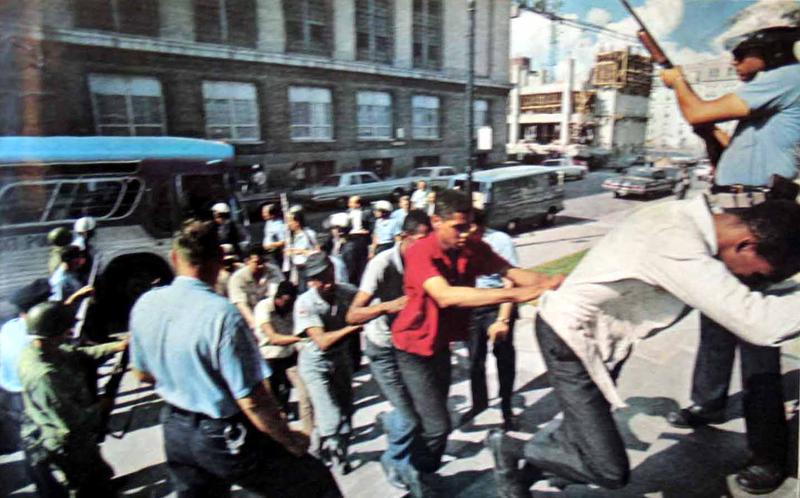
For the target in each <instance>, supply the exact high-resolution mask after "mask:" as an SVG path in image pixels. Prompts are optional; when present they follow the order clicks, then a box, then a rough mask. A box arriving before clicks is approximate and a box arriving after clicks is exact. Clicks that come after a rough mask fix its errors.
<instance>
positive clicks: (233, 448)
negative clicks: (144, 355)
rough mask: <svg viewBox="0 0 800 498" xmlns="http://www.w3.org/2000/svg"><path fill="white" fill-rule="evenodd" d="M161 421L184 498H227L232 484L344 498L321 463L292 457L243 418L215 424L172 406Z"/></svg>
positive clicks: (271, 492) (268, 492) (272, 492)
mask: <svg viewBox="0 0 800 498" xmlns="http://www.w3.org/2000/svg"><path fill="white" fill-rule="evenodd" d="M161 417H162V422H163V424H164V449H165V451H166V454H167V470H168V472H169V476H170V480H171V482H172V484H173V486H174V487H175V491H176V493H177V495H178V496H179V497H208V498H212V497H225V496H229V495H230V487H231V485H233V484H239V485H240V486H242V487H243V488H245V489H247V490H248V491H251V492H254V493H258V494H260V495H263V496H270V497H285V498H290V497H297V496H314V497H317V496H320V497H338V496H341V493H340V492H339V489H338V487H337V486H336V481H334V480H333V476H331V474H330V472H329V471H328V469H327V468H326V467H325V465H323V464H322V463H321V462H320V461H319V460H317V459H315V458H313V457H312V456H310V455H304V456H302V457H296V456H294V455H292V454H291V453H289V452H288V451H286V450H285V449H284V448H283V447H282V446H281V445H279V444H278V443H276V442H275V441H274V440H272V439H271V438H269V437H268V436H266V435H265V434H263V433H261V432H259V431H258V430H257V429H256V428H255V427H253V425H252V424H251V423H250V421H249V420H247V418H246V417H245V416H244V415H242V414H239V415H236V416H234V417H229V418H227V419H211V418H208V417H206V416H204V415H200V414H195V413H191V412H186V411H183V410H178V409H175V408H173V407H171V406H169V405H167V406H165V407H164V410H163V411H162V413H161Z"/></svg>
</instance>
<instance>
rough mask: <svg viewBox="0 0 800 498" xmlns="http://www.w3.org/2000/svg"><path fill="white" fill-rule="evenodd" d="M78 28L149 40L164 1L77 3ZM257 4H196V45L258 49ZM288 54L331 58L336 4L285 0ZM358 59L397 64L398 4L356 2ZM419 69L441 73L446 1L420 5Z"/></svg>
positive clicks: (240, 0)
mask: <svg viewBox="0 0 800 498" xmlns="http://www.w3.org/2000/svg"><path fill="white" fill-rule="evenodd" d="M74 1H75V6H76V25H77V26H78V27H79V28H84V29H96V30H102V31H113V32H120V33H130V34H135V35H144V36H158V34H159V8H158V2H159V1H162V2H163V1H169V0H137V1H135V2H134V1H131V0H74ZM256 3H257V0H193V2H192V7H193V14H194V32H195V35H194V36H195V41H197V42H200V43H219V44H227V45H235V46H241V47H250V48H254V47H255V46H256V44H257V39H258V30H259V26H258V22H257V20H258V14H257V5H256ZM282 4H283V17H284V26H285V41H286V51H287V52H295V53H304V54H311V55H320V56H326V57H330V56H331V51H332V47H333V45H334V43H333V29H332V19H333V9H334V8H335V5H334V4H335V2H334V1H332V0H283V2H282ZM355 8H356V10H355V26H354V30H355V38H356V58H357V59H358V60H362V61H370V62H378V63H383V64H391V63H392V62H393V60H394V32H395V29H394V17H395V16H394V9H395V6H394V1H393V0H356V2H355ZM412 23H413V24H412V32H413V34H412V38H413V48H412V50H413V65H414V67H415V68H420V69H433V70H437V69H440V68H441V62H442V57H441V55H442V50H441V47H442V0H414V2H413V16H412Z"/></svg>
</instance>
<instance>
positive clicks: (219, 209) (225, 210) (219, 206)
mask: <svg viewBox="0 0 800 498" xmlns="http://www.w3.org/2000/svg"><path fill="white" fill-rule="evenodd" d="M211 212H212V213H215V214H216V213H220V214H229V213H230V212H231V207H230V206H228V205H227V204H226V203H224V202H218V203H216V204H214V205H213V206H211Z"/></svg>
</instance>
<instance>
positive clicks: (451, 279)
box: [0, 26, 800, 497]
mask: <svg viewBox="0 0 800 498" xmlns="http://www.w3.org/2000/svg"><path fill="white" fill-rule="evenodd" d="M798 40H800V36H798V29H797V28H796V27H793V26H792V27H789V26H781V27H770V28H766V29H760V30H757V31H755V32H751V33H746V34H743V35H742V36H741V37H739V38H737V39H735V40H733V41H732V42H731V44H730V45H729V48H730V49H731V50H732V52H733V56H734V67H735V68H736V70H737V73H738V74H739V76H740V78H741V79H742V80H743V81H745V82H746V83H745V85H743V87H742V88H741V89H740V90H737V91H736V92H735V93H732V94H729V95H725V96H723V97H721V98H719V99H716V100H714V101H703V100H701V99H700V98H699V97H697V95H696V94H694V92H693V91H692V89H691V88H690V87H689V86H688V84H686V81H685V79H684V77H683V75H682V73H681V71H680V68H674V69H669V70H665V71H664V72H663V73H662V76H661V77H662V79H663V81H664V83H665V85H666V86H667V87H669V88H672V89H674V91H675V92H676V95H677V100H678V103H679V106H680V108H681V111H682V112H683V114H684V116H685V117H686V119H687V120H688V121H689V122H690V123H691V124H693V125H696V126H713V124H714V123H716V122H719V121H723V120H729V119H739V124H738V127H737V129H736V131H735V133H734V134H733V135H732V136H730V137H728V136H726V135H724V134H723V133H722V132H721V131H719V130H715V131H714V133H713V135H714V136H715V137H716V140H717V141H718V143H717V144H716V145H717V146H718V147H721V148H722V149H723V153H722V155H721V157H720V159H719V161H718V162H717V164H716V173H715V183H714V185H713V186H712V188H711V189H710V191H709V192H707V193H705V194H704V195H701V196H699V197H695V198H692V199H687V200H675V201H670V202H664V203H659V204H657V205H654V206H650V207H646V208H644V209H641V210H639V211H637V212H636V213H634V214H633V215H631V216H630V217H629V218H628V219H626V220H625V221H623V222H622V223H620V224H619V225H618V226H617V227H615V228H614V229H612V230H611V231H610V232H609V233H608V234H607V235H606V236H605V237H603V238H602V239H601V240H600V241H599V242H598V243H597V244H596V245H595V246H594V247H593V248H592V249H591V250H590V252H589V253H588V254H587V255H586V256H585V257H584V259H583V260H582V261H581V262H580V263H579V264H578V266H577V267H576V268H575V270H574V271H573V272H572V273H570V274H569V275H568V276H566V277H565V276H563V275H557V276H548V275H545V274H541V273H537V272H534V271H530V270H524V269H521V268H519V266H518V265H519V262H518V260H517V256H516V253H515V249H514V244H513V241H512V239H511V238H510V237H509V236H508V235H507V234H504V233H502V232H499V231H496V230H492V229H491V228H488V227H487V219H486V213H484V212H482V211H480V210H476V209H475V208H474V207H473V202H472V201H473V200H472V199H471V198H470V197H469V196H468V195H467V194H466V193H465V192H461V191H458V190H441V191H438V192H437V193H435V194H433V193H432V192H429V191H428V190H427V185H425V184H424V182H421V185H419V186H418V189H417V191H415V192H414V194H413V195H412V196H410V197H404V198H400V199H399V200H398V207H397V208H396V209H395V208H394V206H393V205H392V203H391V202H389V201H388V200H385V201H378V202H375V203H373V205H372V207H371V209H370V210H367V209H366V206H364V205H363V204H362V202H361V199H359V198H358V197H352V198H350V200H349V202H348V210H347V211H346V212H342V213H337V214H335V215H332V216H330V217H329V218H328V220H327V221H326V223H325V224H324V229H325V230H326V231H327V233H317V232H316V231H315V230H313V229H311V228H310V227H308V226H307V224H306V220H305V212H304V210H303V209H302V208H290V209H288V210H287V211H288V212H286V213H282V210H281V209H279V207H278V206H276V205H266V206H264V208H263V211H262V215H263V218H264V221H265V223H264V234H263V240H262V241H261V242H259V243H256V244H252V245H250V246H249V247H243V244H242V240H243V237H242V229H241V228H239V227H237V226H236V224H235V223H234V222H233V221H232V219H231V216H230V207H229V206H228V205H226V204H225V203H218V204H215V205H213V206H212V207H211V209H210V214H211V219H210V220H200V219H189V220H186V221H185V222H184V223H183V226H182V227H181V229H180V230H179V231H178V232H177V233H176V234H175V236H174V239H173V243H172V250H171V253H170V258H171V263H172V266H173V268H174V270H175V274H176V277H175V279H174V280H173V281H172V282H171V283H170V284H168V285H164V286H160V287H156V288H154V289H152V290H150V291H148V292H145V293H144V294H143V295H142V296H141V297H140V298H139V299H138V300H137V301H136V303H135V305H134V307H133V309H132V311H131V316H130V338H129V339H123V340H120V341H115V342H110V343H107V344H102V345H94V346H85V345H80V344H78V345H75V344H74V343H75V340H76V334H75V332H74V330H75V328H76V323H75V316H76V312H77V310H76V306H77V305H78V304H79V303H81V302H84V300H85V299H88V298H89V297H90V296H91V294H92V292H93V288H92V286H91V285H88V284H91V282H90V280H91V274H92V273H93V272H92V268H93V266H94V265H93V263H92V262H93V260H94V259H95V257H96V255H95V254H94V252H93V248H92V232H93V230H94V229H95V222H94V220H92V219H89V218H87V219H81V220H78V222H76V224H75V226H74V230H73V232H74V233H70V232H69V231H68V230H65V229H58V230H56V231H54V232H52V233H51V235H50V237H49V241H50V242H51V244H52V245H53V248H54V249H53V254H54V255H57V257H55V258H51V261H50V262H48V266H49V269H50V272H51V277H50V278H49V280H41V279H40V280H37V281H35V282H33V283H31V284H29V285H27V286H25V287H23V288H21V289H19V290H18V291H17V292H16V293H15V294H14V296H12V299H11V300H12V302H13V303H14V304H15V305H16V306H17V307H18V308H19V316H18V317H17V318H15V319H13V320H11V321H9V322H7V323H6V324H5V325H3V328H2V330H0V387H2V390H0V395H2V400H0V401H1V402H2V409H3V411H4V412H5V413H7V414H11V415H13V417H4V420H3V422H4V427H6V426H8V425H9V424H8V422H14V421H16V425H14V424H10V425H11V427H12V428H13V429H12V431H11V432H9V433H8V434H9V435H8V436H7V435H5V434H4V436H3V442H4V443H5V442H7V441H8V442H9V446H11V447H12V448H14V449H15V448H17V447H18V446H20V445H21V447H22V448H23V449H24V452H25V462H26V470H27V471H28V473H29V476H30V477H31V479H32V481H33V482H34V483H35V485H36V487H37V490H38V492H39V493H40V495H41V496H46V497H49V496H68V495H69V494H70V493H74V494H76V495H77V496H110V495H112V494H113V493H114V488H115V483H114V481H113V480H112V477H113V470H112V469H111V467H110V466H109V465H108V464H107V463H106V462H105V461H104V460H103V458H102V456H101V455H100V451H99V446H98V442H99V441H100V440H102V437H103V434H104V433H105V425H106V423H107V420H108V416H109V414H110V411H111V408H112V407H113V399H112V398H111V397H110V396H98V395H97V392H96V378H95V376H94V374H95V373H96V369H97V365H98V362H100V361H102V360H104V359H107V358H108V357H109V356H110V355H112V354H115V353H119V352H124V351H126V350H127V349H128V347H130V356H131V361H132V364H133V371H134V374H135V375H136V377H137V378H138V379H139V380H140V381H142V382H146V383H150V384H153V386H154V389H155V392H156V393H157V394H158V395H159V396H160V398H161V399H162V400H163V402H164V408H163V412H162V416H161V422H162V424H163V437H164V449H165V454H166V466H167V470H168V473H169V477H170V482H171V484H172V486H173V487H174V490H175V491H176V492H177V494H178V496H209V497H216V496H226V495H228V494H229V493H230V488H231V486H232V485H234V484H238V485H240V486H242V487H243V488H245V489H247V490H249V491H252V492H255V493H258V494H261V495H266V496H285V497H306V496H314V497H317V496H323V497H324V496H331V497H334V496H341V493H340V491H339V489H338V486H337V484H336V481H335V479H334V478H333V473H332V472H336V473H341V474H345V473H348V472H349V471H350V470H351V463H350V454H349V451H348V446H349V443H350V440H351V436H352V417H353V414H354V399H353V382H352V380H353V372H354V371H356V370H359V369H361V368H362V351H361V345H362V339H363V344H365V351H364V353H365V355H366V357H367V358H368V360H369V368H370V370H371V374H372V378H373V379H374V380H375V382H376V383H377V385H378V387H379V389H380V391H381V392H382V394H383V396H384V397H385V398H386V400H387V401H389V403H390V404H391V406H392V410H391V411H389V412H385V413H382V414H381V415H380V416H379V417H378V423H379V425H380V426H381V427H382V429H383V431H384V433H385V434H386V436H387V449H386V450H385V451H384V452H383V454H382V455H381V457H380V464H381V466H382V469H383V471H384V474H385V477H386V479H387V481H388V482H389V483H390V484H391V485H393V486H395V487H397V488H400V489H405V490H408V492H409V493H410V494H411V495H412V496H414V497H429V496H436V495H437V484H436V480H435V475H436V472H437V470H438V468H439V467H440V465H441V462H442V456H443V454H444V452H445V448H446V445H447V439H448V435H449V433H450V432H451V430H452V427H451V416H450V413H449V412H448V406H447V400H448V395H449V387H450V384H451V348H450V345H451V343H453V342H455V341H464V342H466V344H467V346H468V351H469V358H470V382H471V392H472V410H471V411H470V414H475V413H478V412H480V411H482V410H484V409H485V408H486V407H487V406H488V402H489V394H488V392H487V383H486V370H485V362H486V356H487V353H488V345H489V344H491V345H492V349H493V353H494V356H495V358H496V361H497V366H498V368H497V371H498V377H499V393H498V394H499V397H500V407H501V412H502V415H503V425H502V429H496V430H492V431H490V433H489V435H488V436H487V439H486V445H487V447H488V448H489V450H490V452H491V454H492V457H493V459H494V462H495V468H494V476H495V480H496V484H497V494H498V495H499V496H503V497H523V496H528V493H529V491H528V490H529V487H530V485H531V483H532V482H533V481H535V480H538V479H541V478H544V477H553V476H556V477H558V478H560V479H562V482H566V483H586V484H596V485H600V486H603V487H606V488H609V489H617V488H621V487H623V486H625V485H626V484H627V482H628V480H629V478H630V464H629V461H628V457H627V453H626V451H625V446H624V443H623V441H622V438H621V436H620V432H619V429H618V428H617V426H616V424H615V422H614V419H613V417H612V410H613V409H615V408H618V407H621V406H624V404H625V403H624V401H623V400H622V399H621V397H620V396H619V394H618V393H617V392H616V389H615V380H616V378H617V377H618V375H619V373H620V370H621V368H622V366H623V364H624V362H625V360H626V359H627V358H628V357H629V355H630V353H631V349H632V347H633V344H634V343H635V342H636V341H638V340H640V339H644V338H646V337H649V336H651V335H653V334H654V333H656V332H658V331H659V330H663V329H665V328H667V327H668V326H669V325H670V324H672V323H674V322H676V321H677V320H678V319H679V318H680V317H682V316H683V315H684V314H685V312H686V310H687V309H697V310H699V311H700V312H701V314H702V318H701V322H700V324H701V325H700V333H701V343H700V350H699V352H698V357H697V363H696V365H695V371H694V378H693V387H692V400H693V405H692V406H690V407H687V408H684V409H681V410H680V411H676V412H674V413H671V414H669V416H668V417H667V421H668V422H669V423H670V424H673V425H675V426H679V427H698V426H701V425H704V424H708V423H715V422H718V421H720V420H722V419H723V417H724V414H725V405H726V402H727V391H728V382H729V378H730V372H731V369H732V364H733V359H734V352H735V350H736V348H737V347H738V348H739V349H740V352H741V362H742V376H743V382H742V385H743V391H744V400H743V405H744V417H745V422H746V427H747V437H748V446H749V450H750V452H751V459H750V461H749V462H748V463H747V465H746V466H745V467H744V468H743V469H741V471H740V472H739V473H738V474H737V477H736V483H737V485H738V486H739V487H741V488H742V489H744V490H745V491H748V492H751V493H756V494H758V493H768V492H770V491H772V490H774V489H776V488H777V487H778V486H780V484H781V483H782V482H783V480H784V479H785V477H786V475H787V469H786V461H787V453H788V448H787V440H788V436H787V424H786V418H785V411H784V408H783V392H782V387H781V373H780V356H779V355H780V350H779V346H780V344H781V343H783V342H785V341H787V340H790V339H793V338H795V337H796V336H797V335H798V334H800V315H798V313H797V309H798V307H799V306H800V291H798V290H797V288H796V287H792V286H789V285H784V286H783V287H781V288H776V287H774V286H773V285H774V284H778V283H780V282H784V283H785V281H786V280H787V279H789V277H791V276H793V275H795V274H797V273H798V272H800V250H799V249H798V248H800V205H799V204H798V203H797V202H796V197H797V187H796V186H794V184H792V183H791V182H788V181H787V180H792V179H794V178H795V177H796V176H797V168H798V159H797V156H796V151H797V147H798V144H799V143H800V64H798V63H797V53H798V52H800V50H798V48H797V47H798V45H797V43H798ZM621 254H624V255H625V257H623V258H620V257H619V255H621ZM43 264H44V262H43ZM534 299H538V300H539V304H538V314H537V317H536V321H535V331H536V338H537V340H538V343H539V346H540V350H541V354H542V356H543V358H544V362H545V364H546V366H547V376H548V379H549V382H550V385H551V386H552V388H553V389H554V392H555V395H556V398H557V399H558V402H559V405H560V408H561V410H562V412H563V417H561V418H560V419H558V420H554V421H553V422H552V424H553V427H552V428H551V430H542V431H539V432H537V433H536V434H535V435H534V437H533V438H530V439H528V440H522V439H518V438H516V437H512V436H511V435H509V434H507V431H508V430H509V429H513V428H514V427H515V421H514V413H513V411H512V407H511V395H512V391H513V385H514V375H515V369H516V366H515V351H514V347H513V331H514V323H515V319H516V316H517V315H516V305H517V304H519V303H525V302H529V301H532V300H534ZM465 324H469V326H468V327H465V326H464V325H465ZM87 365H89V367H88V368H87ZM292 392H294V398H295V399H297V409H296V410H295V408H294V406H293V405H292V403H290V400H291V399H292V396H291V393H292ZM291 417H294V418H295V419H296V420H297V422H296V423H295V424H293V425H292V424H290V418H291ZM12 436H14V438H13V440H12V439H11V437H12ZM523 462H524V463H525V464H526V465H524V466H522V465H520V464H521V463H523ZM54 469H58V470H60V471H61V473H62V474H63V476H64V479H62V480H59V479H56V478H55V477H54V475H53V470H54Z"/></svg>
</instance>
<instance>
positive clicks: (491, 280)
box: [475, 228, 519, 289]
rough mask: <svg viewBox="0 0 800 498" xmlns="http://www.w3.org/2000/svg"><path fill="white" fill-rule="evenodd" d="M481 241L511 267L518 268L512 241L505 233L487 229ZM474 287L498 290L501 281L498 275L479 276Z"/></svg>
mask: <svg viewBox="0 0 800 498" xmlns="http://www.w3.org/2000/svg"><path fill="white" fill-rule="evenodd" d="M483 241H484V242H486V243H487V244H489V247H491V248H492V250H493V251H494V252H496V253H497V254H498V255H499V256H500V257H502V258H503V259H505V260H506V261H508V262H509V263H510V264H511V266H519V261H518V259H517V250H516V249H515V248H514V239H512V238H511V237H510V236H509V235H508V234H507V233H505V232H501V231H499V230H492V229H491V228H488V229H487V230H486V233H484V234H483ZM475 287H477V288H479V289H498V288H501V287H503V280H502V277H501V276H500V274H498V273H494V274H492V275H481V276H480V277H478V279H477V280H476V281H475Z"/></svg>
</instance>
